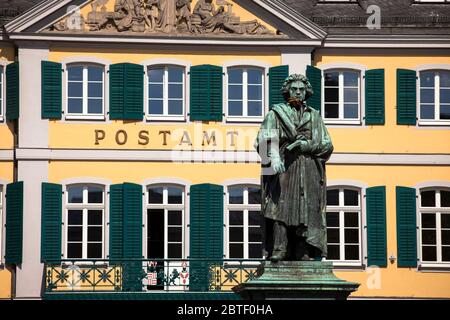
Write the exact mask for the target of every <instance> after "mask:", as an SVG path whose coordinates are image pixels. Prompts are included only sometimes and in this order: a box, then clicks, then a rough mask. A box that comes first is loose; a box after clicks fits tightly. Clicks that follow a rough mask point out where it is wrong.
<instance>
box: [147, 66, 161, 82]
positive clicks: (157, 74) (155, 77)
mask: <svg viewBox="0 0 450 320" xmlns="http://www.w3.org/2000/svg"><path fill="white" fill-rule="evenodd" d="M163 78H164V69H163V68H155V69H150V70H149V71H148V81H149V82H159V83H162V82H163Z"/></svg>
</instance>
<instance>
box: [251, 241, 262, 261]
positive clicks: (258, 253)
mask: <svg viewBox="0 0 450 320" xmlns="http://www.w3.org/2000/svg"><path fill="white" fill-rule="evenodd" d="M262 256H263V253H262V245H261V244H249V245H248V257H249V258H250V259H252V258H253V259H260V258H262Z"/></svg>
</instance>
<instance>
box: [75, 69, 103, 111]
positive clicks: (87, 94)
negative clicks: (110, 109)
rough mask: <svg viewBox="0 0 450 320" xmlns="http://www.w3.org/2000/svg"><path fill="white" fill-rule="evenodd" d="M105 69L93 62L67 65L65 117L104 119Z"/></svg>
mask: <svg viewBox="0 0 450 320" xmlns="http://www.w3.org/2000/svg"><path fill="white" fill-rule="evenodd" d="M104 78H105V70H104V67H103V66H100V65H94V64H85V65H80V64H71V65H69V66H68V67H67V118H69V119H77V118H80V119H84V118H90V119H104V97H105V86H104V83H105V80H104Z"/></svg>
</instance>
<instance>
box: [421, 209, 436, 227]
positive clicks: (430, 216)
mask: <svg viewBox="0 0 450 320" xmlns="http://www.w3.org/2000/svg"><path fill="white" fill-rule="evenodd" d="M422 228H436V215H435V214H434V213H422Z"/></svg>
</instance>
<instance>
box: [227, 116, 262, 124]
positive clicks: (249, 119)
mask: <svg viewBox="0 0 450 320" xmlns="http://www.w3.org/2000/svg"><path fill="white" fill-rule="evenodd" d="M225 119H226V120H225V121H226V122H242V123H245V122H249V123H259V122H263V121H264V117H229V116H227V117H226V118H225Z"/></svg>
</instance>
